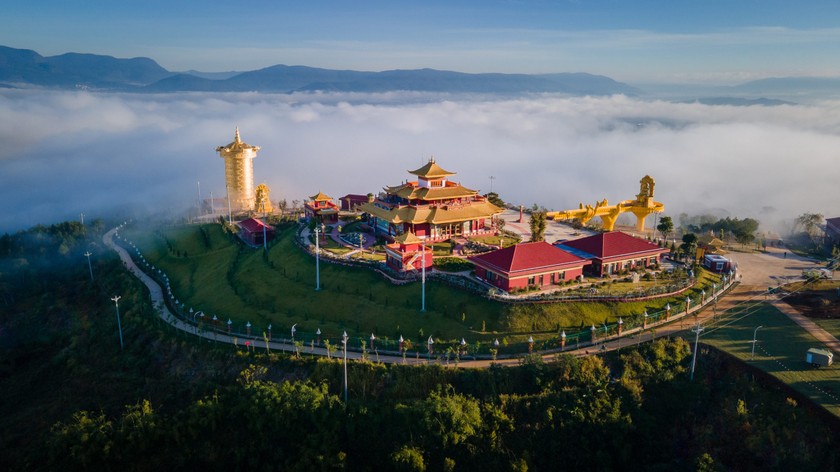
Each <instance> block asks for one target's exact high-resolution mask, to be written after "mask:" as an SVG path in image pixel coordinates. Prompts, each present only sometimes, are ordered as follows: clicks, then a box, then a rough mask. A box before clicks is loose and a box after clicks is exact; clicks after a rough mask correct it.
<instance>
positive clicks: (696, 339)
mask: <svg viewBox="0 0 840 472" xmlns="http://www.w3.org/2000/svg"><path fill="white" fill-rule="evenodd" d="M692 331H694V334H695V337H694V355H692V356H691V375H690V376H689V380H690V381H694V363H695V362H696V361H697V344H698V343H699V342H700V333H701V332H703V327H702V326H700V323H697V325H696V326H695V327H694V329H692Z"/></svg>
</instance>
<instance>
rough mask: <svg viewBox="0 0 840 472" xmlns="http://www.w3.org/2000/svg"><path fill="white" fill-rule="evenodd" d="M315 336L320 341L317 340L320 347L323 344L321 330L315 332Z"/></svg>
mask: <svg viewBox="0 0 840 472" xmlns="http://www.w3.org/2000/svg"><path fill="white" fill-rule="evenodd" d="M315 336H317V338H318V339H317V341H316V343H317V344H319V345H320V344H321V328H318V329H317V330H316V331H315Z"/></svg>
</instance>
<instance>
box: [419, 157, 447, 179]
mask: <svg viewBox="0 0 840 472" xmlns="http://www.w3.org/2000/svg"><path fill="white" fill-rule="evenodd" d="M408 173H409V174H414V175H416V176H418V177H423V178H424V179H439V178H442V177H448V176H450V175H455V172H449V171H448V170H444V169H443V168H442V167H440V166H439V165H437V164H435V158H434V157H432V158H430V159H429V162H427V163H426V165H424V166H423V167H421V168H419V169H417V170H410V171H408Z"/></svg>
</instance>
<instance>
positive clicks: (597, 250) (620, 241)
mask: <svg viewBox="0 0 840 472" xmlns="http://www.w3.org/2000/svg"><path fill="white" fill-rule="evenodd" d="M558 246H559V247H560V248H561V249H562V248H563V246H567V247H569V248H571V249H575V250H577V251H582V252H585V253H588V254H591V255H592V256H594V257H595V258H598V259H610V258H621V257H637V256H642V255H647V254H651V255H653V254H662V253H664V252H668V250H667V249H665V248H661V247H659V246H657V245H656V244H653V243H652V242H649V241H645V240H644V239H640V238H637V237H634V236H630V235H629V234H626V233H622V232H621V231H611V232H609V233H601V234H596V235H593V236H588V237H585V238H580V239H573V240H571V241H563V242H562V243H559V244H558Z"/></svg>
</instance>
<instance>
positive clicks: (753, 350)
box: [750, 326, 764, 360]
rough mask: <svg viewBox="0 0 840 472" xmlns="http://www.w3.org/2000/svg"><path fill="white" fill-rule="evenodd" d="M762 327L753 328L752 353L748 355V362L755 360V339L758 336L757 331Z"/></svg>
mask: <svg viewBox="0 0 840 472" xmlns="http://www.w3.org/2000/svg"><path fill="white" fill-rule="evenodd" d="M763 327H764V326H759V327H757V328H755V330H754V331H753V340H752V353H751V354H750V360H753V359H755V343H757V342H758V340H757V339H756V336H757V335H758V330H759V329H761V328H763Z"/></svg>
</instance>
